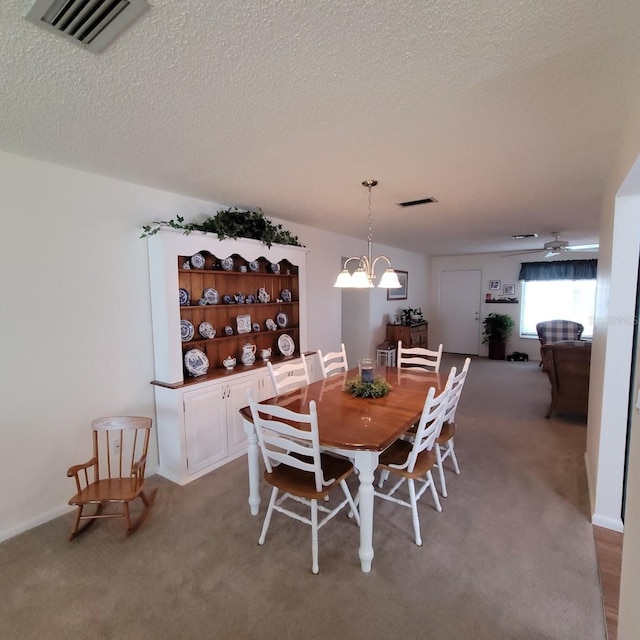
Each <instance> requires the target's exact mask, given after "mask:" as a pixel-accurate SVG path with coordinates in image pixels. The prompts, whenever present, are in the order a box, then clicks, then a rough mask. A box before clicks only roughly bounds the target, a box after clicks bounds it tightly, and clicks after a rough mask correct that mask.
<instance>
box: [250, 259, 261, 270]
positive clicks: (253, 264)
mask: <svg viewBox="0 0 640 640" xmlns="http://www.w3.org/2000/svg"><path fill="white" fill-rule="evenodd" d="M259 268H260V266H259V265H258V262H257V260H252V261H251V262H250V263H249V271H257V270H258V269H259Z"/></svg>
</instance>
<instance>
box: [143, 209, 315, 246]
mask: <svg viewBox="0 0 640 640" xmlns="http://www.w3.org/2000/svg"><path fill="white" fill-rule="evenodd" d="M162 227H170V228H171V229H182V231H183V233H184V234H185V235H189V234H190V233H191V232H192V231H202V232H204V233H215V234H216V235H217V236H218V240H224V239H225V238H251V239H253V240H260V241H261V242H262V243H264V244H266V245H267V247H271V245H272V244H286V245H293V246H295V247H302V246H303V245H302V244H301V243H300V240H299V239H298V237H297V236H294V235H293V234H292V233H291V232H290V231H287V230H286V229H285V228H284V227H283V226H282V225H281V224H274V223H273V222H271V220H269V218H267V217H266V216H265V215H264V213H262V211H260V210H257V211H241V210H240V209H237V208H236V207H229V208H228V209H221V210H220V211H218V212H217V213H216V215H215V216H207V218H205V219H204V220H203V221H202V222H185V221H184V218H183V217H182V216H176V217H175V219H174V218H172V219H171V220H159V221H156V222H152V223H151V224H146V225H144V226H143V227H142V235H141V236H140V237H141V238H148V237H149V236H154V235H155V234H156V233H158V231H160V229H162Z"/></svg>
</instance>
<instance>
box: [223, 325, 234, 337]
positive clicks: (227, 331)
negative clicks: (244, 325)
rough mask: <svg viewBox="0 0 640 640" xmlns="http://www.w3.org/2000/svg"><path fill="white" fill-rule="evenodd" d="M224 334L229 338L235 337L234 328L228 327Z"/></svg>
mask: <svg viewBox="0 0 640 640" xmlns="http://www.w3.org/2000/svg"><path fill="white" fill-rule="evenodd" d="M224 332H225V333H226V334H227V335H228V336H232V335H233V327H230V326H229V325H227V326H226V327H225V328H224Z"/></svg>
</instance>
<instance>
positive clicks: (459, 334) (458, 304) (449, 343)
mask: <svg viewBox="0 0 640 640" xmlns="http://www.w3.org/2000/svg"><path fill="white" fill-rule="evenodd" d="M481 287H482V272H481V271H480V269H468V270H464V271H443V272H442V273H441V274H440V335H441V336H442V343H443V345H444V351H446V352H448V353H465V354H469V355H475V356H477V355H478V353H479V351H480V296H481V293H482V289H481Z"/></svg>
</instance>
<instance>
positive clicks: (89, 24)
mask: <svg viewBox="0 0 640 640" xmlns="http://www.w3.org/2000/svg"><path fill="white" fill-rule="evenodd" d="M148 8H149V5H148V4H147V2H146V0H38V1H37V2H36V3H35V4H34V5H33V7H32V8H31V11H29V13H28V14H27V15H26V18H27V20H29V22H33V23H34V24H36V25H38V26H39V27H43V28H44V29H48V30H49V31H53V32H54V33H58V34H60V35H63V36H65V37H66V38H69V39H70V40H73V42H75V43H76V44H78V45H80V46H81V47H84V48H85V49H88V50H89V51H92V52H93V53H99V52H100V51H103V50H104V49H105V48H106V47H107V45H109V44H110V43H111V42H112V41H113V40H115V39H116V38H117V37H118V36H119V35H120V34H121V33H122V32H123V31H124V30H125V29H127V27H129V25H130V24H131V23H132V22H133V21H134V20H135V19H136V18H137V17H138V16H139V15H140V14H141V13H143V12H144V11H146V10H147V9H148Z"/></svg>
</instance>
